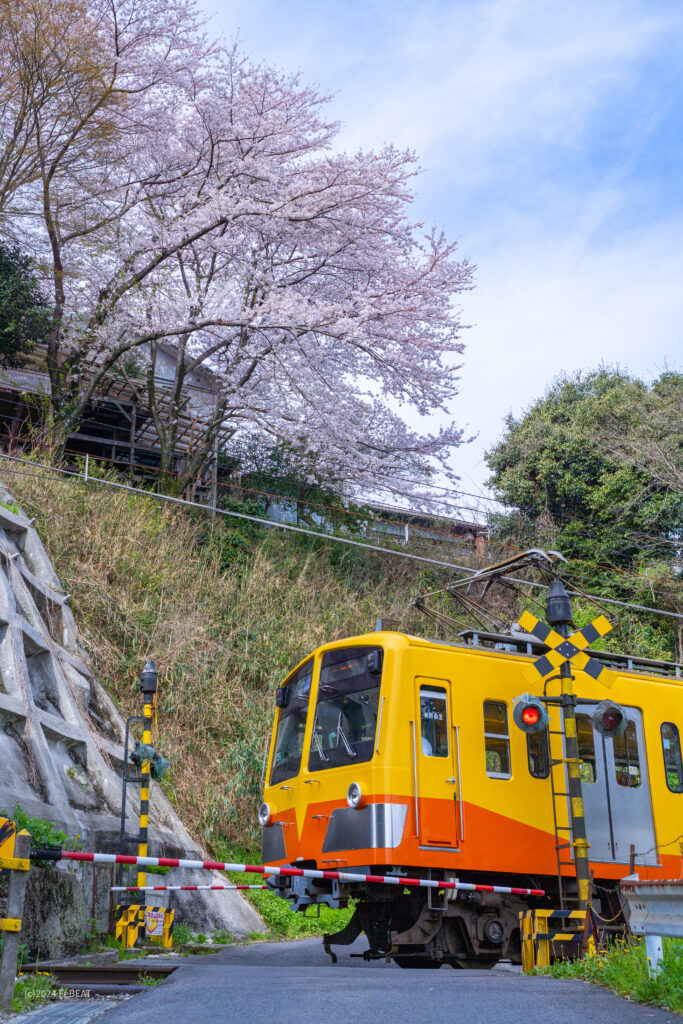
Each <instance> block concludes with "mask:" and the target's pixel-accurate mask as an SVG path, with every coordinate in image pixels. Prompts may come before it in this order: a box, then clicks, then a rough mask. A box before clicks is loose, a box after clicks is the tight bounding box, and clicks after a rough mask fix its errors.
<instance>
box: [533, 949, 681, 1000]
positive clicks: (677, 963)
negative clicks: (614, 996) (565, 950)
mask: <svg viewBox="0 0 683 1024" xmlns="http://www.w3.org/2000/svg"><path fill="white" fill-rule="evenodd" d="M536 973H537V974H549V975H551V976H552V977H554V978H577V979H580V980H582V981H592V982H594V983H595V984H597V985H603V986H604V987H605V988H611V989H613V990H614V991H615V992H618V993H619V995H622V996H626V997H627V998H628V999H632V1000H633V1001H634V1002H636V1003H649V1004H650V1005H651V1006H661V1007H664V1008H665V1009H667V1010H675V1011H678V1012H679V1013H681V1012H683V942H681V941H678V940H676V939H665V940H664V960H663V962H662V969H661V972H660V973H659V975H657V977H654V978H653V977H651V976H650V974H649V972H648V967H647V958H646V955H645V943H644V942H643V940H642V939H630V940H628V941H626V942H624V941H623V940H619V939H617V940H616V942H614V943H613V944H610V945H609V946H608V947H607V948H606V949H604V950H599V951H598V952H597V953H593V954H588V955H587V956H585V957H584V958H583V959H582V960H556V961H555V963H554V964H551V966H550V967H539V968H537V969H536Z"/></svg>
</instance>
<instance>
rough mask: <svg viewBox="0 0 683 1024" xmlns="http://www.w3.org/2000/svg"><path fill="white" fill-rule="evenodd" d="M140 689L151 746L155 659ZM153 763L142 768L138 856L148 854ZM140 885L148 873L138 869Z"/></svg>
mask: <svg viewBox="0 0 683 1024" xmlns="http://www.w3.org/2000/svg"><path fill="white" fill-rule="evenodd" d="M140 689H141V690H142V695H143V700H144V706H143V709H142V714H143V717H144V720H145V721H144V724H143V732H142V743H143V746H144V747H150V746H151V743H152V719H153V717H154V695H155V694H156V689H157V672H156V668H155V667H154V662H153V661H148V662H147V664H146V665H145V668H144V671H143V673H142V676H141V677H140ZM150 773H151V764H150V762H149V761H143V762H142V767H141V770H140V775H141V776H142V782H141V788H140V834H139V837H138V856H139V857H146V856H147V834H148V828H149V784H150ZM137 884H138V885H146V884H147V873H146V872H145V871H138V880H137Z"/></svg>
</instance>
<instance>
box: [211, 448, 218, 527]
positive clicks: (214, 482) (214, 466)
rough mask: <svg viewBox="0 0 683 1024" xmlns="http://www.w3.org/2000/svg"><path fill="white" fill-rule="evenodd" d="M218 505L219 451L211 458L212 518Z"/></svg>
mask: <svg viewBox="0 0 683 1024" xmlns="http://www.w3.org/2000/svg"><path fill="white" fill-rule="evenodd" d="M217 505H218V451H215V452H214V453H213V459H212V460H211V518H212V519H214V518H215V516H216V507H217Z"/></svg>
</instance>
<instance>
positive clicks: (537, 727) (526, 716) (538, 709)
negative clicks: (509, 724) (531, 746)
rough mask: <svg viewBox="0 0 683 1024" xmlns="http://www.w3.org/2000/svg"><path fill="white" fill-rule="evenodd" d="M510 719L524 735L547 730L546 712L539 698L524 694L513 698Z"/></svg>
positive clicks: (547, 719) (547, 718)
mask: <svg viewBox="0 0 683 1024" xmlns="http://www.w3.org/2000/svg"><path fill="white" fill-rule="evenodd" d="M512 717H513V719H514V722H515V725H516V726H517V727H518V728H519V729H521V730H522V732H526V733H534V732H543V730H544V729H547V728H548V722H549V717H548V712H547V711H546V707H545V704H544V703H543V701H542V700H541V699H540V697H533V696H532V695H531V694H530V693H524V694H522V696H521V697H515V700H514V707H513V709H512Z"/></svg>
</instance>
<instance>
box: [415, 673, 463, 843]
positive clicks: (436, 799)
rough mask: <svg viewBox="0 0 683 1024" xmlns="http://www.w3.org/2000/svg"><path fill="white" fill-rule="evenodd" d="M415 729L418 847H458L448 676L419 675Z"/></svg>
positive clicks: (456, 794) (454, 766)
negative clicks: (446, 677)
mask: <svg viewBox="0 0 683 1024" xmlns="http://www.w3.org/2000/svg"><path fill="white" fill-rule="evenodd" d="M415 683H416V691H417V692H416V697H417V715H416V717H417V722H416V728H415V732H414V746H415V750H414V756H415V769H416V771H415V775H416V779H415V781H416V784H417V791H418V800H417V811H418V819H419V820H418V822H417V832H418V835H419V837H420V846H421V847H430V848H435V847H436V848H438V847H441V848H443V849H457V846H458V834H457V816H456V801H457V798H458V792H457V789H458V783H457V750H456V747H455V736H454V732H455V731H454V730H453V729H451V725H450V723H451V720H452V708H451V706H450V705H451V701H452V691H451V684H450V682H449V681H448V680H447V679H427V678H425V677H420V676H418V677H417V679H416V680H415Z"/></svg>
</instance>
